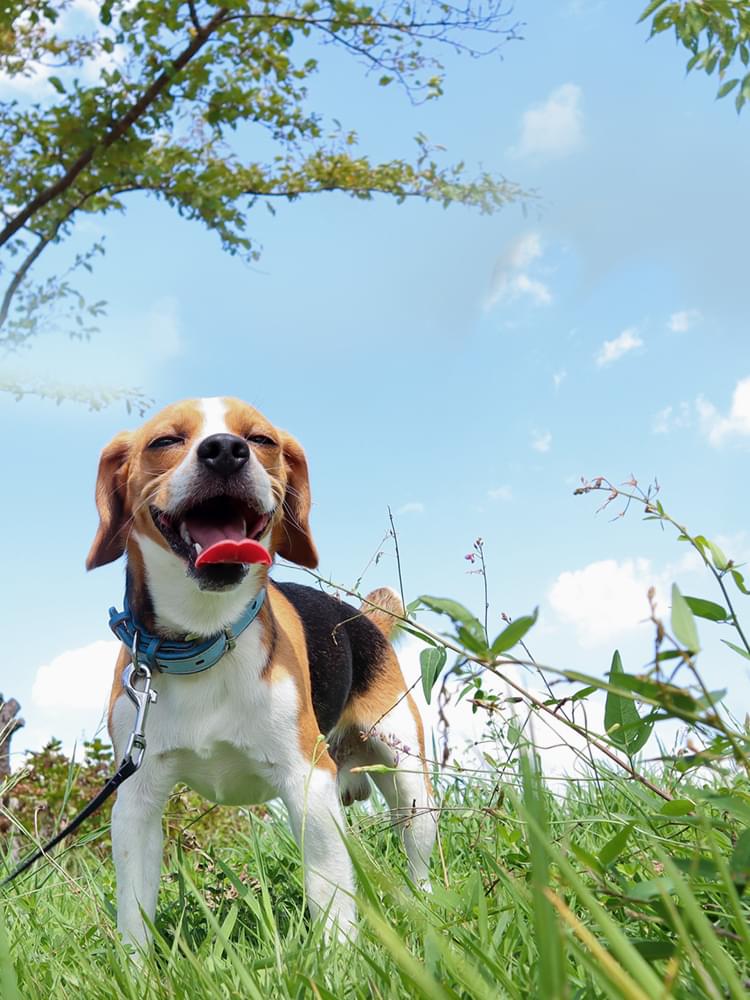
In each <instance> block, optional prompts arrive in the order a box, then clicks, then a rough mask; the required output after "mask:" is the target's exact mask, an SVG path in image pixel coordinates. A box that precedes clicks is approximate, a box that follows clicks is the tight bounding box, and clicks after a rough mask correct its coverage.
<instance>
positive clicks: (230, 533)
mask: <svg viewBox="0 0 750 1000" xmlns="http://www.w3.org/2000/svg"><path fill="white" fill-rule="evenodd" d="M185 527H186V528H187V530H188V531H189V532H190V537H191V538H192V539H193V541H194V542H198V543H200V545H202V546H203V548H204V549H207V548H209V547H210V546H211V545H214V544H215V543H216V542H222V541H224V539H227V538H228V539H231V540H232V541H235V542H241V541H242V540H243V539H244V537H245V521H244V519H243V518H242V517H241V516H239V515H238V516H237V517H235V518H234V520H229V521H224V523H223V524H211V523H210V522H209V521H204V520H202V519H201V518H200V517H187V518H185Z"/></svg>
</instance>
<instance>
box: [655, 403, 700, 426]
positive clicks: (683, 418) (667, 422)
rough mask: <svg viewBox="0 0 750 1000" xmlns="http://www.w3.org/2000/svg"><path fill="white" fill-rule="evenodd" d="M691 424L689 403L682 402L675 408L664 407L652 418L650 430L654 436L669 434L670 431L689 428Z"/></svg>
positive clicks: (691, 416)
mask: <svg viewBox="0 0 750 1000" xmlns="http://www.w3.org/2000/svg"><path fill="white" fill-rule="evenodd" d="M692 422H693V415H692V407H691V406H690V403H686V402H682V403H678V404H677V406H665V407H664V409H663V410H659V412H658V413H657V414H656V416H655V417H654V422H653V424H652V427H651V429H652V430H653V432H654V434H669V433H670V431H674V430H680V429H681V428H684V427H690V426H691V424H692Z"/></svg>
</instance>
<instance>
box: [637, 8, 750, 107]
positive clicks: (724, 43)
mask: <svg viewBox="0 0 750 1000" xmlns="http://www.w3.org/2000/svg"><path fill="white" fill-rule="evenodd" d="M648 18H651V34H652V36H653V35H658V34H660V33H661V32H664V31H669V30H674V33H675V37H676V38H677V40H678V41H679V42H681V43H682V45H684V46H685V48H686V49H687V50H688V51H689V52H690V58H689V59H688V63H687V70H688V72H690V71H691V70H693V69H702V70H703V71H704V72H705V73H707V74H708V75H709V76H711V75H712V74H713V73H714V72H715V71H717V73H718V77H719V81H720V86H719V90H718V93H717V95H716V96H717V97H726V96H727V95H729V94H734V103H735V107H736V108H737V111H738V112H739V111H741V110H742V106H743V105H744V104H745V103H746V102H747V101H748V100H750V70H748V64H750V0H687V2H685V0H682V2H680V3H673V2H670V0H651V3H649V4H648V6H647V7H646V9H645V10H644V11H643V13H642V14H641V17H640V20H641V21H645V20H647V19H648Z"/></svg>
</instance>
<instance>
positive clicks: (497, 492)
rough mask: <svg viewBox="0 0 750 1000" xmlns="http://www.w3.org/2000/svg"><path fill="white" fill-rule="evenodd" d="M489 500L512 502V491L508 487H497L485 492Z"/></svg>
mask: <svg viewBox="0 0 750 1000" xmlns="http://www.w3.org/2000/svg"><path fill="white" fill-rule="evenodd" d="M487 496H488V497H489V498H490V500H512V499H513V490H512V489H511V488H510V486H498V487H496V488H495V489H494V490H487Z"/></svg>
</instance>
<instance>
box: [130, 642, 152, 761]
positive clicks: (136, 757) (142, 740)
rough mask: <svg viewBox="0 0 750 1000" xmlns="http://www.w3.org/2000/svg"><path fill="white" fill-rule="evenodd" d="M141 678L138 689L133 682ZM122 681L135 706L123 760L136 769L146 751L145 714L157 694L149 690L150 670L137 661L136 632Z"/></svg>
mask: <svg viewBox="0 0 750 1000" xmlns="http://www.w3.org/2000/svg"><path fill="white" fill-rule="evenodd" d="M140 678H143V682H144V683H143V690H142V691H141V690H139V689H138V688H137V687H136V686H135V683H136V681H137V680H140ZM122 683H123V686H124V687H125V690H126V692H127V695H128V697H129V698H130V700H131V701H132V702H133V704H134V705H135V708H136V712H135V722H134V723H133V731H132V732H131V734H130V737H129V739H128V743H127V746H126V747H125V756H124V757H123V760H127V759H128V758H130V759H131V760H132V761H133V766H134V767H135V770H136V771H137V770H138V768H139V767H140V766H141V763H142V761H143V755H144V753H145V752H146V734H145V729H146V716H147V715H148V709H149V706H150V705H152V704H154V703H155V702H156V699H157V697H158V694H157V692H156V691H152V690H151V670H150V668H149V667H147V666H146V664H145V663H139V662H138V633H137V632H136V633H135V635H134V636H133V659H132V661H131V662H130V663H129V664H128V665H127V666H126V667H125V669H124V670H123V672H122Z"/></svg>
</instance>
